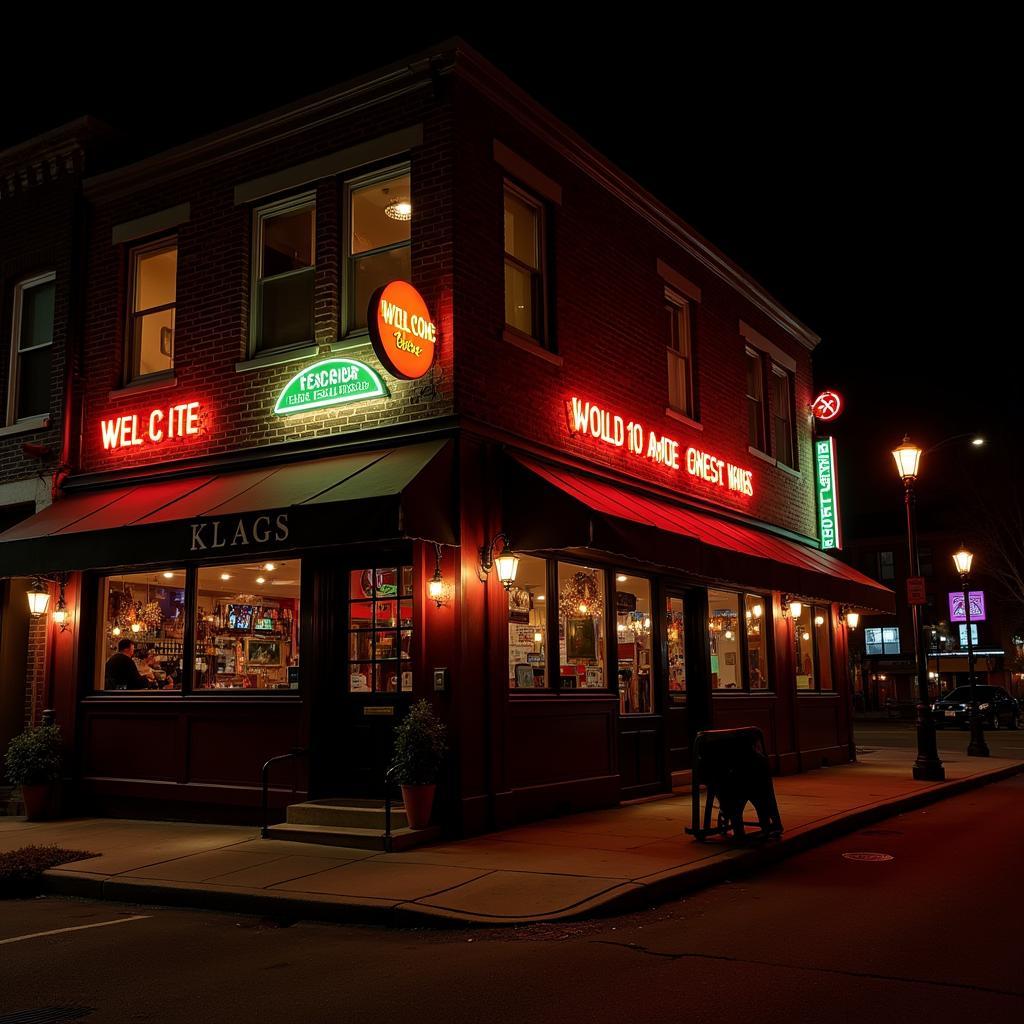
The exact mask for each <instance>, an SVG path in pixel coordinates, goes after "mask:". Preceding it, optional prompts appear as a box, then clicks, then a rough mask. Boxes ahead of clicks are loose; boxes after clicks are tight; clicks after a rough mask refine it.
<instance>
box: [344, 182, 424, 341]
mask: <svg viewBox="0 0 1024 1024" xmlns="http://www.w3.org/2000/svg"><path fill="white" fill-rule="evenodd" d="M410 184H411V183H410V178H409V171H408V170H407V169H399V170H396V169H395V168H390V169H389V170H387V171H384V172H381V173H377V174H374V175H373V176H372V177H371V178H362V179H360V180H359V181H357V182H353V183H350V185H349V190H348V195H349V226H350V230H349V267H350V270H349V278H348V282H347V284H348V296H349V299H348V328H349V330H360V329H362V328H365V327H366V314H367V309H368V307H369V304H370V296H371V295H373V293H374V292H375V291H376V290H377V289H378V288H380V287H382V286H383V285H386V284H388V282H390V281H408V282H409V283H410V284H411V283H412V249H411V243H412V217H413V213H414V210H413V204H412V192H411V188H410Z"/></svg>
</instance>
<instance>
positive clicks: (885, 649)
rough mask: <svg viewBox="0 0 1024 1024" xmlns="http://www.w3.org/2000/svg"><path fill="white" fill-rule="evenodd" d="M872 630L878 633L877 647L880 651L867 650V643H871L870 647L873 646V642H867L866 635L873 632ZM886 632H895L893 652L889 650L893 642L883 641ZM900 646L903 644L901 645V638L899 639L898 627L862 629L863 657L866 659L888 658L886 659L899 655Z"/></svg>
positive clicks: (869, 627)
mask: <svg viewBox="0 0 1024 1024" xmlns="http://www.w3.org/2000/svg"><path fill="white" fill-rule="evenodd" d="M874 630H877V631H878V641H877V645H878V646H880V647H881V648H882V649H881V650H880V651H869V650H868V643H869V642H870V643H872V646H874V645H875V643H874V641H869V640H868V633H869V632H873V631H874ZM887 630H895V631H896V640H895V647H896V649H895V650H892V649H891V648H892V645H893V641H892V640H886V639H885V634H886V631H887ZM902 646H903V644H902V638H901V637H900V628H899V626H865V627H864V655H865V657H868V658H888V657H891V656H892V655H897V654H900V653H901V648H902Z"/></svg>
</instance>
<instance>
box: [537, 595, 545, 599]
mask: <svg viewBox="0 0 1024 1024" xmlns="http://www.w3.org/2000/svg"><path fill="white" fill-rule="evenodd" d="M544 599H545V598H544V595H543V594H538V595H537V600H538V601H543V600H544Z"/></svg>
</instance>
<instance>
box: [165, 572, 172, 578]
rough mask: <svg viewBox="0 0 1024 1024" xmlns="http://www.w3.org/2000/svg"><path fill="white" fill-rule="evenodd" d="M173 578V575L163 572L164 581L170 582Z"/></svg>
mask: <svg viewBox="0 0 1024 1024" xmlns="http://www.w3.org/2000/svg"><path fill="white" fill-rule="evenodd" d="M173 578H174V573H173V572H165V573H164V579H165V580H170V579H173Z"/></svg>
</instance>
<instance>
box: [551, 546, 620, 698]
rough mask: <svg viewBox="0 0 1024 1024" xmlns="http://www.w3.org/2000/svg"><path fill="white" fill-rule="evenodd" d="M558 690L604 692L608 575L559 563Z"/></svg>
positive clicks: (606, 684) (593, 569) (605, 679)
mask: <svg viewBox="0 0 1024 1024" xmlns="http://www.w3.org/2000/svg"><path fill="white" fill-rule="evenodd" d="M557 597H558V660H559V666H560V668H559V686H560V687H561V688H562V689H563V690H603V689H606V688H607V687H608V685H609V681H608V677H607V674H606V672H605V636H606V634H605V619H606V615H605V573H604V570H603V569H595V568H590V567H589V566H582V565H570V564H569V563H567V562H559V563H558V595H557Z"/></svg>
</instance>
